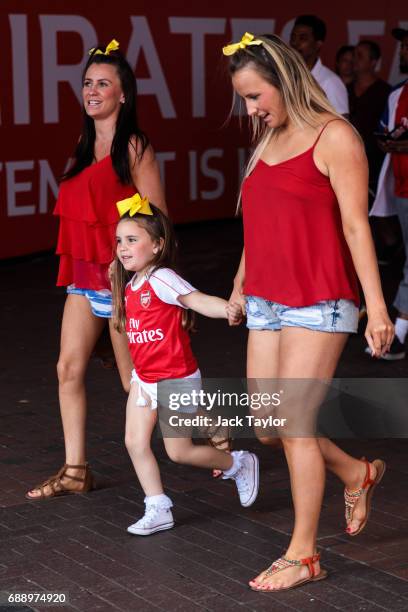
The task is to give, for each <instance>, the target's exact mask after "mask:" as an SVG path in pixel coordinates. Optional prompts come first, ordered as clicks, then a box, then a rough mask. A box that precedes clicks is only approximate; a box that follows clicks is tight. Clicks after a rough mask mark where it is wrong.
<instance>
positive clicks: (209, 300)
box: [178, 291, 241, 325]
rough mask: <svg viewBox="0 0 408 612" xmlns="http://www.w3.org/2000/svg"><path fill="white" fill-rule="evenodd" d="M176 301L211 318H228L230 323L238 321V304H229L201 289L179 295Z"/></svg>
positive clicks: (239, 310)
mask: <svg viewBox="0 0 408 612" xmlns="http://www.w3.org/2000/svg"><path fill="white" fill-rule="evenodd" d="M178 301H179V302H180V303H181V304H183V306H186V307H187V308H191V310H194V311H195V312H198V313H200V314H202V315H204V316H206V317H211V318H212V319H228V320H229V322H230V325H232V324H235V321H239V319H240V317H241V315H240V312H241V309H240V307H239V306H238V305H234V304H229V303H228V302H227V301H226V300H223V299H222V298H220V297H217V296H215V295H207V294H206V293H201V291H192V292H191V293H188V294H187V295H179V297H178Z"/></svg>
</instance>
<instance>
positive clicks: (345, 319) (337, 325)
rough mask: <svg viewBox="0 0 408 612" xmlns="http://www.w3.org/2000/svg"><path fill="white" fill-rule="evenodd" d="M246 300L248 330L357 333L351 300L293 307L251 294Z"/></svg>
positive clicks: (353, 305)
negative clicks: (301, 328) (293, 328)
mask: <svg viewBox="0 0 408 612" xmlns="http://www.w3.org/2000/svg"><path fill="white" fill-rule="evenodd" d="M245 299H246V313H247V327H248V329H255V330H264V329H266V330H272V331H279V330H281V329H282V327H305V328H306V329H311V330H314V331H323V332H343V333H349V334H353V333H355V332H356V331H357V327H358V308H357V306H356V305H355V304H354V302H352V301H351V300H343V299H341V300H324V301H322V302H317V303H316V304H312V305H311V306H302V307H300V308H295V307H294V306H285V305H284V304H278V303H277V302H271V301H270V300H265V299H264V298H261V297H257V296H253V295H247V296H245Z"/></svg>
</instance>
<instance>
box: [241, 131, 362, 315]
mask: <svg viewBox="0 0 408 612" xmlns="http://www.w3.org/2000/svg"><path fill="white" fill-rule="evenodd" d="M326 125H327V124H326ZM325 127H326V126H324V127H323V129H322V131H321V132H320V134H319V136H318V138H317V140H316V141H315V143H314V144H313V146H312V147H310V149H308V150H307V151H305V152H304V153H300V154H299V155H296V156H295V157H292V158H291V159H288V160H286V161H283V162H280V163H278V164H274V165H271V166H269V165H268V164H266V163H265V162H264V161H262V160H259V161H258V163H257V164H256V166H255V168H254V170H253V172H252V173H251V174H250V176H248V177H247V178H246V179H245V180H244V183H243V186H242V203H243V216H244V244H245V284H244V293H245V294H246V295H255V296H258V297H262V298H265V299H267V300H271V301H274V302H278V303H280V304H284V305H286V306H294V307H302V306H310V305H312V304H315V303H317V302H319V301H322V300H337V299H341V298H344V299H349V300H353V301H354V302H355V304H356V305H358V304H359V290H358V283H357V277H356V273H355V270H354V265H353V262H352V259H351V254H350V251H349V249H348V246H347V243H346V240H345V238H344V234H343V229H342V223H341V216H340V209H339V205H338V202H337V199H336V195H335V193H334V191H333V188H332V186H331V184H330V181H329V179H328V177H326V176H324V174H322V173H321V172H320V171H319V170H318V168H317V167H316V164H315V163H314V160H313V151H314V148H315V146H316V144H317V142H318V141H319V138H320V136H321V134H322V132H323V130H324V129H325Z"/></svg>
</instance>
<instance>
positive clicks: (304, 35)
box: [290, 15, 349, 115]
mask: <svg viewBox="0 0 408 612" xmlns="http://www.w3.org/2000/svg"><path fill="white" fill-rule="evenodd" d="M325 38H326V24H325V23H324V21H322V20H321V19H319V17H316V16H315V15H301V16H300V17H297V18H296V20H295V24H294V26H293V30H292V32H291V35H290V46H291V47H293V48H294V49H296V51H298V53H300V55H301V56H302V57H303V59H304V61H305V62H306V65H307V67H308V68H309V70H310V71H311V73H312V75H313V76H314V78H315V79H316V81H317V82H318V83H319V85H320V87H321V88H322V89H323V91H324V92H325V94H326V96H327V98H328V100H329V102H330V103H331V105H332V106H334V108H335V109H336V111H337V112H338V113H340V114H341V115H347V114H348V112H349V105H348V95H347V89H346V87H345V85H344V83H343V81H342V80H341V79H340V77H339V76H337V74H336V73H335V72H333V71H332V70H330V69H329V68H327V67H326V66H324V65H323V64H322V62H321V60H320V58H319V54H320V49H321V47H322V45H323V42H324V40H325Z"/></svg>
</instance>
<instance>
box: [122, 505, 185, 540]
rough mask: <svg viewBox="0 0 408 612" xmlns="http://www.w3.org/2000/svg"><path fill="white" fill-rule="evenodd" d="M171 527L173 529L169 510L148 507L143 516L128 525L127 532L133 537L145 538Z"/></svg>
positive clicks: (153, 506) (172, 520) (152, 506)
mask: <svg viewBox="0 0 408 612" xmlns="http://www.w3.org/2000/svg"><path fill="white" fill-rule="evenodd" d="M172 527H174V519H173V514H172V511H171V510H170V508H160V507H158V506H155V505H149V506H146V510H145V513H144V516H143V517H142V518H141V519H139V520H138V521H137V523H133V525H130V526H129V527H128V528H127V530H128V532H129V533H132V534H134V535H141V536H145V535H150V534H152V533H156V531H164V530H165V529H171V528H172Z"/></svg>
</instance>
